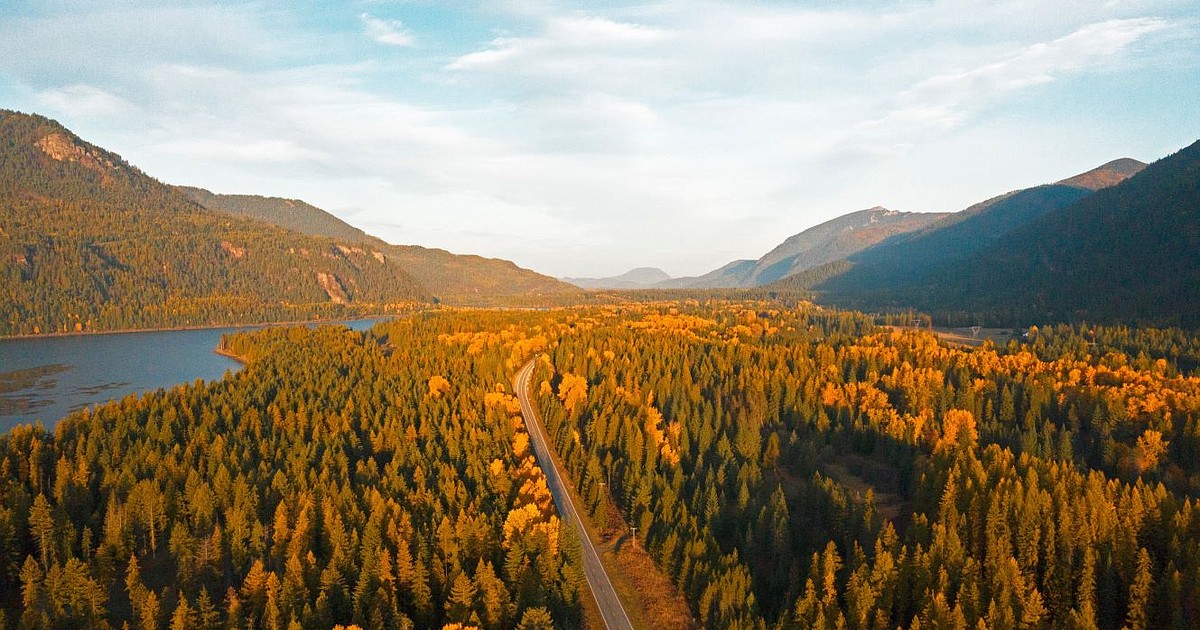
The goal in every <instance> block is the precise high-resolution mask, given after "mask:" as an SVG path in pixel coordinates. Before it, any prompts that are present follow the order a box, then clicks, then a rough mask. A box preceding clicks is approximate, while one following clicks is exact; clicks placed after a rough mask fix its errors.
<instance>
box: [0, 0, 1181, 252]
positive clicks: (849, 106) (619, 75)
mask: <svg viewBox="0 0 1200 630" xmlns="http://www.w3.org/2000/svg"><path fill="white" fill-rule="evenodd" d="M1148 3H1149V4H1148ZM360 4H361V3H360ZM563 4H564V3H561V2H541V3H537V4H532V3H528V2H509V1H508V0H499V1H489V2H486V3H483V4H471V5H469V6H470V7H471V8H466V9H463V8H462V5H455V6H454V7H452V8H450V9H446V5H442V4H439V3H426V2H401V3H395V4H393V5H392V6H389V7H388V8H387V11H389V12H392V11H395V12H396V13H395V15H399V16H401V17H404V19H405V21H406V22H407V23H408V24H417V23H431V22H429V21H426V22H418V21H417V20H415V19H414V18H411V17H410V15H411V14H410V13H408V12H409V11H414V12H415V11H420V10H427V9H429V8H430V7H436V10H437V11H439V12H443V11H444V12H445V13H448V14H451V15H453V16H456V17H455V19H464V20H468V21H470V23H468V24H466V26H467V27H469V28H465V29H462V30H463V31H464V32H470V33H474V34H477V35H471V36H467V35H463V36H462V39H457V40H456V39H454V38H453V37H449V36H446V35H445V34H444V33H442V32H438V31H436V29H434V30H432V31H431V32H430V34H429V35H426V34H425V33H424V31H422V33H421V38H420V44H421V45H420V50H419V51H413V53H412V54H405V55H402V56H398V57H397V56H391V57H383V56H381V54H380V53H381V50H383V49H382V48H381V47H380V46H377V45H375V44H376V43H383V44H388V45H392V46H408V47H412V46H414V45H415V43H416V42H415V41H414V40H415V38H414V36H413V34H412V33H411V32H410V31H409V30H408V28H407V27H406V26H405V24H404V23H401V22H399V21H396V20H387V19H383V18H380V17H377V15H376V14H378V13H382V12H383V11H384V9H381V8H378V7H366V6H365V5H363V6H359V8H358V9H357V10H355V11H352V12H350V13H349V14H348V17H350V19H351V21H350V23H349V24H348V25H347V24H345V23H342V24H340V26H338V29H339V30H335V31H318V32H314V31H313V28H312V25H311V24H310V23H309V22H307V21H305V20H300V19H297V16H296V14H295V12H294V11H293V10H291V9H280V8H278V5H273V4H271V3H248V4H242V5H238V6H237V7H235V8H231V7H223V8H213V7H189V8H187V9H178V8H176V9H147V10H145V11H143V12H141V13H139V12H137V11H135V10H134V9H133V8H130V7H128V6H127V7H126V8H125V9H123V10H115V9H114V10H108V11H100V10H94V9H93V10H92V12H91V13H87V11H86V10H87V9H88V8H89V5H88V4H86V3H80V4H79V5H78V8H79V13H80V14H79V15H75V14H71V15H61V16H58V17H55V18H45V19H41V18H39V19H36V20H32V19H30V20H27V19H13V20H5V19H0V76H4V77H5V78H8V77H13V80H14V81H15V82H17V83H18V87H19V88H21V89H23V90H24V92H25V93H28V94H32V95H34V97H33V99H34V101H35V104H36V105H37V106H38V107H46V108H50V109H55V110H57V111H61V112H64V113H65V114H66V116H67V117H68V118H75V119H76V120H75V121H71V120H64V122H67V123H68V124H72V122H74V123H77V125H76V127H77V128H76V131H77V132H79V133H80V134H81V135H84V137H88V131H89V125H91V124H92V123H91V122H90V121H89V120H88V118H89V117H91V118H93V119H96V118H104V117H108V116H122V115H121V112H122V111H123V112H126V114H125V115H123V117H122V118H121V120H122V121H123V122H121V125H122V128H123V129H124V131H123V132H119V133H111V132H110V133H109V134H108V136H107V138H109V139H114V141H113V143H112V144H111V146H110V148H112V149H114V150H117V151H119V152H121V153H123V154H125V157H127V158H128V159H130V160H131V161H132V162H133V163H135V164H138V165H139V166H141V167H143V168H144V169H145V170H147V172H150V173H151V174H153V175H155V176H157V177H160V178H162V179H165V180H167V181H171V182H177V183H193V184H197V185H202V186H206V187H210V188H214V189H217V190H218V191H220V192H247V193H259V194H271V195H280V196H286V197H300V198H304V199H306V200H307V201H310V202H312V203H315V204H316V205H318V206H321V207H325V208H327V209H329V210H333V211H340V212H343V213H345V215H346V216H348V217H352V219H353V220H354V221H355V222H356V224H357V225H360V226H361V227H363V228H364V229H367V230H368V231H371V232H375V233H378V234H379V235H380V236H382V237H384V238H387V239H389V240H392V241H395V242H403V243H417V244H423V245H429V246H437V247H445V248H447V249H451V250H452V251H459V252H471V253H479V254H484V255H489V256H501V257H505V258H510V259H513V260H515V261H517V262H518V263H520V264H525V265H530V266H533V267H534V268H536V269H538V270H539V271H543V272H547V273H552V274H555V275H577V276H586V275H601V274H606V273H619V272H621V271H624V270H625V268H628V267H632V266H635V265H642V264H654V265H658V266H663V267H665V268H667V269H668V270H670V271H673V272H676V273H680V274H683V273H686V274H698V273H703V272H705V271H708V270H710V269H712V268H715V267H717V266H720V265H721V264H724V263H725V262H728V260H731V259H733V258H744V257H752V256H757V255H760V254H762V253H763V252H765V251H766V250H768V249H770V248H771V247H772V246H774V245H775V244H776V243H777V242H778V241H779V240H782V238H783V237H785V236H787V235H789V234H791V233H794V232H796V231H799V230H801V229H803V228H805V227H808V226H810V225H813V224H815V223H817V222H819V221H822V220H825V219H828V218H832V217H833V216H835V215H837V214H840V213H844V212H847V211H851V210H856V209H860V208H863V207H869V206H872V205H876V204H884V205H888V206H892V207H897V208H898V209H916V210H951V209H957V208H961V207H965V205H967V204H968V203H970V202H973V201H977V200H979V199H981V198H984V197H987V196H990V195H992V194H995V193H997V192H1002V191H1003V190H1004V189H1005V186H1007V185H1008V182H1011V181H1016V182H1019V183H1022V184H1025V185H1030V184H1036V183H1038V180H1036V179H1034V180H1032V181H1030V180H1029V178H1030V177H1031V175H1030V173H1032V172H1033V170H1032V169H1031V168H1030V167H1029V166H1028V164H1029V160H1028V159H1026V158H1025V156H1024V155H1023V152H1030V153H1032V152H1035V151H1040V150H1042V149H1045V150H1046V151H1045V153H1044V155H1043V153H1039V154H1038V155H1039V156H1040V157H1039V158H1038V159H1040V160H1042V161H1041V162H1039V165H1040V166H1042V167H1044V165H1045V164H1048V163H1053V161H1054V160H1055V159H1060V158H1061V156H1062V155H1063V154H1064V153H1065V152H1068V151H1074V152H1075V153H1076V154H1086V152H1087V151H1092V152H1096V151H1098V149H1096V148H1095V145H1091V146H1090V147H1089V146H1087V145H1085V144H1084V143H1083V142H1082V141H1080V140H1078V139H1074V138H1072V137H1071V135H1070V134H1068V133H1065V132H1058V133H1057V134H1055V133H1048V132H1047V129H1048V128H1051V127H1052V128H1054V129H1064V128H1067V126H1068V125H1069V124H1070V123H1068V122H1062V121H1054V123H1053V125H1051V123H1050V122H1047V121H1046V120H1045V116H1044V115H1040V117H1039V115H1036V114H1026V113H1025V111H1024V110H1023V109H1022V108H1021V107H1018V105H1021V104H1024V103H1026V102H1030V101H1035V100H1036V99H1037V98H1038V97H1039V95H1041V94H1044V93H1047V92H1052V91H1053V90H1056V89H1062V90H1068V91H1070V90H1074V91H1070V92H1069V93H1070V94H1072V95H1074V94H1079V93H1080V91H1079V90H1080V87H1081V84H1082V83H1084V82H1083V81H1080V80H1079V79H1081V78H1088V79H1093V78H1097V77H1105V76H1116V77H1123V76H1126V75H1124V74H1121V73H1126V72H1128V70H1127V67H1128V62H1129V60H1130V59H1135V60H1139V59H1140V60H1141V61H1143V62H1144V60H1145V58H1144V57H1140V56H1139V55H1142V54H1143V53H1142V51H1143V50H1146V49H1153V50H1154V51H1155V52H1156V54H1158V55H1162V56H1166V55H1167V54H1168V53H1171V52H1174V53H1175V54H1176V56H1179V54H1178V53H1179V51H1180V50H1184V51H1192V50H1194V49H1195V46H1194V44H1195V41H1196V39H1195V34H1194V30H1195V29H1194V22H1193V23H1192V26H1191V27H1183V28H1182V30H1181V27H1179V26H1177V25H1178V24H1180V23H1181V21H1180V20H1178V19H1175V18H1172V17H1170V13H1169V11H1170V8H1169V5H1167V4H1165V3H1162V2H1159V0H1133V1H1131V2H1126V3H1122V4H1120V5H1114V6H1113V7H1109V8H1097V7H1095V6H1094V5H1088V6H1086V7H1085V6H1083V5H1087V4H1088V3H1082V4H1080V3H1074V2H1072V0H1003V1H995V0H931V1H927V2H917V3H895V4H885V5H882V6H876V7H872V8H867V7H864V6H860V5H856V4H854V3H851V4H845V3H840V4H835V5H832V6H828V5H827V6H825V7H822V8H819V9H814V8H805V7H803V6H798V5H796V4H793V3H745V2H733V1H721V0H686V1H685V0H659V1H657V2H652V3H649V4H637V5H631V6H626V7H607V8H600V7H598V5H593V6H591V7H588V8H580V7H579V6H576V7H575V8H572V7H564V6H563ZM131 6H132V5H131ZM809 6H811V5H809ZM273 7H274V8H273ZM362 10H370V11H372V12H373V13H362V14H358V11H362ZM0 14H3V9H0ZM389 14H391V13H389ZM1156 15H1157V16H1160V17H1153V16H1156ZM1162 16H1166V17H1162ZM158 23H162V24H164V26H163V29H162V30H159V29H145V28H144V27H142V26H131V25H144V24H158ZM1183 23H1186V20H1185V21H1183ZM171 24H177V25H186V26H179V27H174V26H171ZM192 25H198V26H197V27H196V28H195V29H192V28H191V26H192ZM101 27H103V28H101ZM1187 28H1191V29H1192V32H1189V31H1188V30H1187ZM458 32H459V31H457V30H456V34H457V33H458ZM364 33H365V34H366V35H367V37H364V36H363V35H364ZM487 33H491V34H495V33H503V36H502V37H493V38H492V39H491V41H487V40H488V38H489V35H486V34H487ZM1167 34H1170V35H1171V37H1173V38H1174V39H1172V40H1171V41H1169V42H1167V41H1166V40H1167V38H1166V35H1167ZM1164 42H1166V43H1164ZM417 52H419V53H420V54H416V53H417ZM1188 54H1189V55H1191V57H1192V58H1193V59H1194V58H1195V55H1194V52H1189V53H1188ZM1159 58H1162V57H1159ZM1155 70H1156V71H1157V70H1158V68H1157V67H1156V68H1155ZM1164 76H1171V77H1173V78H1174V80H1178V77H1179V76H1185V77H1186V76H1189V75H1187V74H1186V72H1185V73H1183V74H1182V75H1181V74H1180V73H1179V72H1176V73H1175V74H1171V75H1164ZM1190 76H1192V77H1196V70H1194V69H1193V70H1192V71H1191V75H1190ZM1164 80H1165V79H1164ZM1183 83H1184V84H1186V82H1183ZM1085 87H1086V86H1085ZM1181 89H1183V88H1181ZM10 91H12V92H16V93H19V92H21V90H10ZM1195 91H1196V90H1195V88H1193V89H1192V93H1194V92H1195ZM3 93H4V92H3V87H2V86H0V96H2V95H3ZM1060 98H1061V97H1060ZM1088 98H1094V97H1089V96H1087V95H1086V94H1084V95H1082V96H1078V99H1079V102H1078V103H1074V102H1073V105H1074V109H1073V117H1074V118H1077V119H1078V120H1079V121H1081V122H1078V123H1077V128H1083V127H1085V126H1089V125H1091V126H1093V127H1097V128H1099V127H1100V125H1099V124H1098V123H1097V121H1092V120H1090V119H1088V118H1086V115H1087V113H1088V111H1089V109H1088V105H1087V103H1088ZM1180 102H1184V101H1182V100H1180ZM1052 104H1053V103H1050V105H1052ZM1045 105H1047V104H1046V103H1043V106H1045ZM1046 109H1052V107H1046ZM997 111H1001V112H1006V113H1008V114H1009V116H1008V118H1006V119H1005V120H1004V121H1003V124H999V123H997V122H996V120H995V118H996V117H995V116H994V115H993V114H994V113H995V112H997ZM130 112H132V113H130ZM1145 119H1146V120H1154V119H1155V117H1154V116H1146V117H1145ZM1099 122H1105V121H1099ZM84 123H86V124H84ZM1093 123H1096V124H1093ZM1104 128H1106V129H1111V130H1119V129H1121V126H1120V125H1119V124H1112V123H1111V122H1108V123H1107V126H1106V127H1104ZM1176 133H1179V132H1176ZM1183 133H1185V134H1186V132H1183ZM1197 133H1198V134H1200V129H1197ZM1093 135H1098V134H1093ZM1104 135H1105V137H1106V142H1108V143H1109V144H1107V145H1104V146H1105V147H1109V146H1116V145H1117V144H1118V143H1120V142H1129V141H1130V140H1129V138H1130V137H1132V136H1133V134H1132V133H1126V134H1124V135H1121V134H1119V133H1117V131H1112V132H1111V133H1108V132H1106V133H1105V134H1104ZM1166 135H1168V134H1166V133H1164V134H1162V136H1166ZM1049 137H1052V138H1054V139H1055V142H1056V144H1053V145H1047V144H1046V140H1045V139H1046V138H1049ZM106 140H107V139H106ZM1160 141H1161V140H1160ZM980 147H989V149H990V152H989V159H988V160H986V161H980V162H979V163H980V164H984V163H985V162H986V168H983V167H980V168H977V169H975V170H974V171H971V170H970V169H969V165H970V164H971V160H970V156H971V155H974V154H976V153H977V152H978V151H979V148H980ZM993 147H1001V148H1002V149H1003V150H998V149H991V148H993ZM1106 150H1107V149H1106ZM1130 151H1132V149H1129V150H1122V153H1128V152H1130ZM1051 152H1053V155H1051V154H1050V153H1051ZM1056 156H1059V157H1058V158H1056ZM1134 156H1135V157H1153V156H1152V155H1136V154H1135V155H1134ZM1111 157H1116V155H1114V154H1107V153H1105V154H1102V155H1097V158H1096V163H1099V162H1102V161H1104V160H1106V159H1109V158H1111ZM1056 174H1057V173H1056ZM1035 176H1036V175H1035ZM1022 178H1023V179H1022Z"/></svg>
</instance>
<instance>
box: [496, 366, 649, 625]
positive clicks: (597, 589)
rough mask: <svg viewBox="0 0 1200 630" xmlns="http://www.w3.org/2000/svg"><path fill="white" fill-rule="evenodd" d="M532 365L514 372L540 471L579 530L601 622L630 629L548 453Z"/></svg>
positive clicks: (585, 568) (565, 516)
mask: <svg viewBox="0 0 1200 630" xmlns="http://www.w3.org/2000/svg"><path fill="white" fill-rule="evenodd" d="M533 366H534V361H530V362H529V363H526V364H525V367H523V368H521V371H520V372H518V373H517V398H518V399H520V401H521V415H522V416H524V417H525V427H526V429H527V430H528V431H529V439H530V442H531V443H532V444H533V452H534V455H536V456H537V460H538V463H539V464H541V466H542V472H543V473H545V475H546V485H547V487H549V488H550V494H551V495H552V496H553V497H554V505H555V506H557V507H558V513H559V514H560V515H561V516H562V519H563V521H565V522H566V523H567V524H570V525H573V526H574V527H575V531H576V532H578V533H579V540H580V541H581V542H582V544H583V573H584V575H585V576H587V581H588V586H589V587H591V589H592V597H595V598H596V606H597V607H598V608H599V609H600V615H601V616H602V617H603V618H604V625H605V626H606V627H607V628H608V629H609V630H633V624H632V623H630V622H629V615H627V614H625V607H624V606H622V605H621V600H620V598H618V597H617V592H616V591H615V590H613V585H612V581H611V580H609V579H608V573H606V572H605V571H604V565H603V564H601V563H600V554H599V553H597V552H596V546H595V545H593V544H592V539H591V537H589V536H588V533H587V530H585V529H584V527H583V521H581V520H580V518H579V512H577V511H576V510H575V504H574V502H572V501H571V493H570V492H567V489H566V487H565V486H564V485H563V475H562V473H561V472H560V471H559V470H558V464H556V463H555V460H554V457H552V456H551V449H550V445H549V443H548V442H547V441H546V435H545V433H544V432H543V431H542V422H541V420H540V419H539V418H538V414H537V411H536V410H535V409H534V407H533V404H532V403H531V402H530V401H529V379H530V377H531V376H532V375H533Z"/></svg>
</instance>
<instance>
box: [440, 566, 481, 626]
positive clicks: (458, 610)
mask: <svg viewBox="0 0 1200 630" xmlns="http://www.w3.org/2000/svg"><path fill="white" fill-rule="evenodd" d="M476 592H477V589H476V587H475V583H474V581H472V580H471V578H470V577H469V576H468V575H467V574H466V573H465V572H460V573H459V574H458V576H456V577H455V578H454V584H453V586H451V587H450V598H449V599H447V600H446V616H447V618H449V619H450V620H451V621H458V622H461V623H466V622H468V621H470V618H471V613H472V611H473V610H474V608H475V594H476Z"/></svg>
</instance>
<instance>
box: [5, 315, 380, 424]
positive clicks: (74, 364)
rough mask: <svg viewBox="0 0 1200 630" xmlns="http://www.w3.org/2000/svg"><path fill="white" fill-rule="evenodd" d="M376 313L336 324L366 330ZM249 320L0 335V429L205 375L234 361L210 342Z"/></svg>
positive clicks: (214, 375) (54, 418) (232, 366)
mask: <svg viewBox="0 0 1200 630" xmlns="http://www.w3.org/2000/svg"><path fill="white" fill-rule="evenodd" d="M376 321H377V320H373V319H372V320H357V321H352V322H343V323H342V324H341V325H344V326H348V327H350V328H351V329H354V330H366V329H369V328H370V327H371V326H373V325H374V324H375V322H376ZM250 328H253V327H249V326H247V327H239V328H211V329H205V330H170V331H160V332H138V333H122V334H110V335H79V336H74V337H44V338H40V339H39V338H26V339H0V433H4V432H7V431H8V430H9V429H11V428H12V427H14V426H16V425H17V424H21V423H31V422H35V421H37V420H41V421H42V424H43V425H45V427H46V428H47V429H51V428H53V427H54V425H55V424H57V423H58V421H59V419H61V418H62V417H63V416H65V415H67V414H69V413H71V412H72V411H77V410H80V409H83V408H85V407H89V406H91V405H97V404H102V403H106V402H108V401H111V400H118V399H120V398H124V397H125V396H127V395H129V394H132V393H137V392H145V391H152V390H156V389H159V388H167V387H173V386H175V385H178V384H180V383H190V382H192V381H195V380H196V379H204V380H206V381H212V380H216V379H219V378H221V377H222V376H224V375H225V373H226V372H230V371H233V372H236V371H237V370H238V369H240V367H241V365H240V364H239V363H238V362H237V361H234V360H232V359H229V358H227V357H223V356H221V355H219V354H217V353H216V352H214V351H213V350H214V349H215V348H216V347H217V343H218V342H219V341H220V340H221V335H223V334H225V333H229V332H233V331H237V330H248V329H250Z"/></svg>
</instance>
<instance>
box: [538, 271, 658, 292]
mask: <svg viewBox="0 0 1200 630" xmlns="http://www.w3.org/2000/svg"><path fill="white" fill-rule="evenodd" d="M562 280H563V282H568V283H570V284H573V285H575V286H577V287H581V288H584V289H645V288H649V287H652V286H654V285H656V284H658V283H660V282H666V281H668V280H671V276H670V275H669V274H668V273H667V272H665V271H663V270H662V269H659V268H658V267H637V268H634V269H630V270H629V271H626V272H625V273H623V274H621V275H619V276H612V277H609V278H562Z"/></svg>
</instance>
